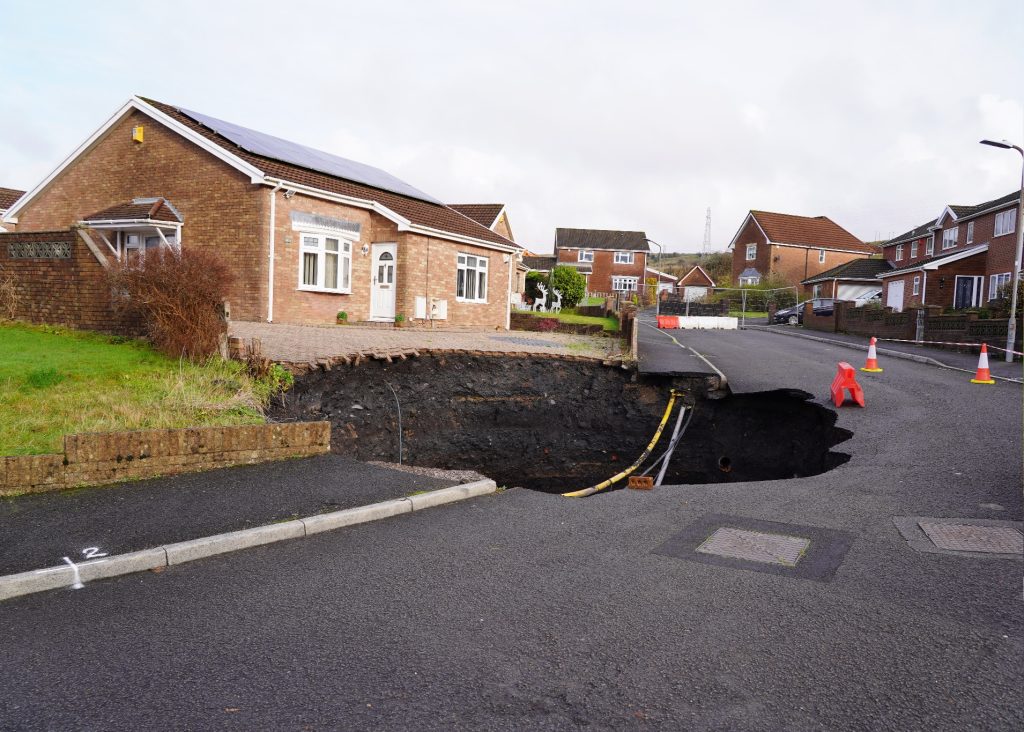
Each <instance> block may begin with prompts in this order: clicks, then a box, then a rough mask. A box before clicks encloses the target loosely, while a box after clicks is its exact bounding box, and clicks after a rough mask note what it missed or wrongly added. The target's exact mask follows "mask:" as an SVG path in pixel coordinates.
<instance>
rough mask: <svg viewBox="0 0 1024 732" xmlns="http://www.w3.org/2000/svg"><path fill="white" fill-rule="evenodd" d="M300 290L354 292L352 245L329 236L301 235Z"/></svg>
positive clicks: (344, 240)
mask: <svg viewBox="0 0 1024 732" xmlns="http://www.w3.org/2000/svg"><path fill="white" fill-rule="evenodd" d="M300 236H301V238H302V248H301V249H302V250H301V253H300V257H301V262H300V263H299V265H300V266H299V288H300V289H303V290H319V291H322V292H346V293H348V292H352V242H350V241H348V240H346V239H341V238H339V237H335V236H329V235H327V234H300Z"/></svg>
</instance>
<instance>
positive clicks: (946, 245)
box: [942, 226, 960, 250]
mask: <svg viewBox="0 0 1024 732" xmlns="http://www.w3.org/2000/svg"><path fill="white" fill-rule="evenodd" d="M959 229H960V227H959V226H954V227H953V228H952V229H944V230H943V232H942V248H943V249H944V250H945V249H952V248H953V247H955V246H956V235H957V233H959Z"/></svg>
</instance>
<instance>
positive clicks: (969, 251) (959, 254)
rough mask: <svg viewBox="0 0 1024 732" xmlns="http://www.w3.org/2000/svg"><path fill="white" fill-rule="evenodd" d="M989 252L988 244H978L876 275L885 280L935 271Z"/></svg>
mask: <svg viewBox="0 0 1024 732" xmlns="http://www.w3.org/2000/svg"><path fill="white" fill-rule="evenodd" d="M987 251H988V242H985V243H984V244H977V245H975V246H973V247H967V248H966V249H959V250H958V251H955V252H950V253H949V254H943V255H941V256H938V257H931V258H929V259H919V260H918V261H916V262H914V263H913V264H906V265H904V266H902V267H895V268H893V269H889V270H882V271H880V272H879V273H878V274H877V275H876V277H880V278H885V277H889V276H890V275H895V274H902V273H903V272H911V271H913V270H915V269H927V270H935V269H938V268H939V267H942V266H945V265H947V264H951V263H952V262H955V261H957V260H960V259H965V258H967V257H973V256H974V255H975V254H983V253H985V252H987Z"/></svg>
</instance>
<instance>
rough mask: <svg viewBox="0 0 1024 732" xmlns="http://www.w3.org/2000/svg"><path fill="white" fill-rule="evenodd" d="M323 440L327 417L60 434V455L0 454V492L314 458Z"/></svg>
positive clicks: (326, 445)
mask: <svg viewBox="0 0 1024 732" xmlns="http://www.w3.org/2000/svg"><path fill="white" fill-rule="evenodd" d="M330 443H331V424H330V422H294V423H288V424H260V425H245V426H239V427H191V428H187V429H180V430H138V431H134V432H101V433H90V434H80V435H65V436H64V453H63V454H56V455H20V456H13V457H6V458H3V457H0V496H14V495H19V494H22V493H41V492H45V491H57V490H62V489H64V488H75V487H79V486H90V485H103V484H107V483H116V482H119V481H123V480H134V479H141V478H154V477H157V476H162V475H177V474H180V473H192V472H198V471H201V470H212V469H214V468H225V467H229V466H231V465H243V464H253V463H261V462H267V461H270V460H280V459H283V458H289V457H303V456H309V455H320V454H323V453H326V452H329V451H330Z"/></svg>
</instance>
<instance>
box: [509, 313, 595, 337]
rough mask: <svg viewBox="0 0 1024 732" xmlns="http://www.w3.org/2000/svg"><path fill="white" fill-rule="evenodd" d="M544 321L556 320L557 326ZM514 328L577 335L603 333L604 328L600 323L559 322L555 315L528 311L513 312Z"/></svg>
mask: <svg viewBox="0 0 1024 732" xmlns="http://www.w3.org/2000/svg"><path fill="white" fill-rule="evenodd" d="M544 321H555V323H556V324H557V327H555V328H552V327H551V326H550V325H548V323H546V322H544ZM511 329H512V330H529V331H534V332H546V333H575V334H576V335H601V333H603V332H604V328H603V327H602V326H600V325H583V324H580V323H559V322H558V321H557V320H555V318H554V317H550V318H545V317H538V316H536V315H527V314H526V313H515V312H514V313H512V328H511Z"/></svg>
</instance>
